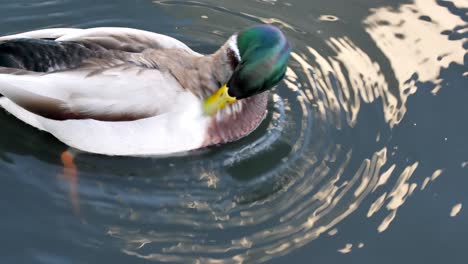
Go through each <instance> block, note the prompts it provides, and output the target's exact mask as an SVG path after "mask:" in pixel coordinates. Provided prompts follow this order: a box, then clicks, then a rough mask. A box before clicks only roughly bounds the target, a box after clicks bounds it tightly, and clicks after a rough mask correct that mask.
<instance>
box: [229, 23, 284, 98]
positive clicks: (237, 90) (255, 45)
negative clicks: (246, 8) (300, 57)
mask: <svg viewBox="0 0 468 264" xmlns="http://www.w3.org/2000/svg"><path fill="white" fill-rule="evenodd" d="M237 48H238V50H239V55H240V59H241V60H240V63H239V65H238V66H237V67H236V68H235V70H234V73H233V75H232V77H231V79H230V80H229V82H228V83H227V87H228V93H229V95H231V96H233V97H235V98H236V99H242V98H246V97H249V96H252V95H255V94H258V93H261V92H263V91H265V90H268V89H270V88H272V87H273V86H274V85H276V84H277V83H278V82H279V81H281V79H283V77H284V74H285V72H286V68H287V66H288V59H289V55H290V53H291V45H290V44H289V42H288V40H287V39H286V37H285V36H284V34H283V33H282V32H281V31H280V30H279V29H278V28H276V27H274V26H271V25H259V26H254V27H251V28H248V29H246V30H244V31H242V32H240V33H239V34H238V35H237Z"/></svg>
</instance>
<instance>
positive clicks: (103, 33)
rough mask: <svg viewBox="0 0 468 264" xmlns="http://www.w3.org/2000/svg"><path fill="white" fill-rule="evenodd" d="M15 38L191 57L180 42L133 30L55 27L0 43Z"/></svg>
mask: <svg viewBox="0 0 468 264" xmlns="http://www.w3.org/2000/svg"><path fill="white" fill-rule="evenodd" d="M16 38H41V39H53V40H55V41H74V42H88V43H93V44H97V45H99V46H101V47H103V48H105V49H109V50H120V51H127V52H141V51H143V50H145V49H148V48H151V49H172V48H175V49H183V50H186V51H188V52H190V53H193V54H198V53H196V52H194V51H193V50H191V49H190V48H189V47H188V46H187V45H185V44H184V43H183V42H181V41H179V40H176V39H174V38H172V37H169V36H165V35H161V34H157V33H153V32H149V31H145V30H139V29H132V28H120V27H99V28H90V29H75V28H54V29H43V30H36V31H30V32H25V33H20V34H15V35H10V36H5V37H0V41H4V40H11V39H16Z"/></svg>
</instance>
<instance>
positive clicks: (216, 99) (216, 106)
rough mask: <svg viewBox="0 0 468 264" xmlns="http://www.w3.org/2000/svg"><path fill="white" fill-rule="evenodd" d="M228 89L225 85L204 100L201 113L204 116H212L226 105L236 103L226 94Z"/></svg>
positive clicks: (234, 99) (233, 98)
mask: <svg viewBox="0 0 468 264" xmlns="http://www.w3.org/2000/svg"><path fill="white" fill-rule="evenodd" d="M228 89H229V88H228V87H227V84H225V85H223V86H222V87H221V88H219V89H218V91H216V92H215V93H213V94H212V95H210V96H209V97H208V98H206V99H205V102H203V112H204V113H205V114H206V115H214V114H215V113H216V112H217V111H218V110H220V109H223V108H224V107H225V106H226V105H228V104H233V103H235V102H236V101H237V99H236V98H235V97H232V96H230V95H229V94H228Z"/></svg>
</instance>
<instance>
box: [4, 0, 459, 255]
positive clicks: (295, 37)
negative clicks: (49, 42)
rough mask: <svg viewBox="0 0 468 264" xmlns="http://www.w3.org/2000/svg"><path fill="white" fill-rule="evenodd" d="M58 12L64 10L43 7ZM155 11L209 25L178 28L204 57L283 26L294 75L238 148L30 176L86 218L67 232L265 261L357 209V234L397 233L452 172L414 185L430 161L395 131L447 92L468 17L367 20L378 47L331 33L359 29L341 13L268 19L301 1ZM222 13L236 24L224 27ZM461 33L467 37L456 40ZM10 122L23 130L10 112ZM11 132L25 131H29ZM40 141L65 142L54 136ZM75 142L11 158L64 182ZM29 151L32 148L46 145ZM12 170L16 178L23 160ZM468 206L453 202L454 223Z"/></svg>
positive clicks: (142, 251) (433, 8)
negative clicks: (244, 31)
mask: <svg viewBox="0 0 468 264" xmlns="http://www.w3.org/2000/svg"><path fill="white" fill-rule="evenodd" d="M423 2H424V3H423ZM56 3H61V4H63V3H62V1H51V2H43V5H45V6H47V5H49V4H51V5H55V4H56ZM224 4H226V6H224ZM457 4H458V2H457ZM153 5H155V6H157V7H160V8H162V10H164V12H162V13H164V15H167V16H171V15H173V16H175V17H177V16H180V17H183V18H186V17H191V18H192V19H195V18H199V19H200V21H199V22H197V24H196V25H192V24H191V23H190V22H187V21H184V19H180V21H182V22H180V23H179V24H178V25H177V26H175V27H176V28H177V30H178V31H177V32H178V33H173V34H172V35H173V36H178V34H180V35H181V36H183V39H184V40H186V41H188V43H189V44H190V45H191V46H192V47H194V48H195V49H196V48H199V49H201V50H202V51H205V52H209V51H212V50H214V48H215V47H216V46H219V45H220V44H221V43H222V42H223V41H224V40H225V39H226V38H227V37H228V36H229V35H230V34H232V33H233V32H235V31H236V30H239V29H241V28H243V27H245V26H248V25H251V24H255V23H272V24H275V25H277V26H279V27H281V28H282V29H283V31H284V32H285V33H286V35H287V36H288V38H289V39H290V40H291V42H292V43H293V46H294V52H293V54H292V57H291V61H290V67H289V69H288V71H287V75H286V78H285V80H284V82H282V83H281V84H280V85H279V86H278V87H277V88H276V89H275V90H274V92H273V94H272V96H271V100H270V104H269V114H268V117H267V119H266V120H265V121H264V122H263V124H262V125H261V126H260V127H259V129H258V130H257V131H255V132H254V133H253V134H252V135H250V136H248V137H247V138H245V139H242V140H240V141H239V142H236V143H233V144H229V145H226V146H222V147H214V148H210V149H207V150H200V151H195V152H191V153H187V154H183V155H181V156H179V157H168V158H159V159H134V158H111V157H101V156H95V155H84V156H79V157H78V166H79V168H80V169H81V172H80V175H79V180H78V182H71V183H70V182H68V181H66V180H64V179H60V180H59V181H58V182H57V181H56V180H55V178H53V177H52V178H51V177H49V178H46V180H41V181H38V180H32V179H30V177H27V178H26V176H24V177H23V178H22V179H21V180H22V181H25V182H28V184H32V185H33V186H36V187H37V188H41V189H43V190H44V192H47V193H49V195H50V196H53V197H54V199H56V200H57V203H58V204H59V206H60V208H62V209H64V210H65V209H73V210H74V212H75V213H74V214H75V216H76V217H77V218H79V219H80V220H81V221H82V222H83V223H85V224H84V226H80V227H75V226H74V227H72V228H71V230H70V227H66V228H65V227H62V228H63V229H67V232H69V234H71V236H73V235H78V234H79V233H81V232H85V233H86V234H89V235H90V236H99V235H102V234H105V235H106V236H107V237H109V238H110V240H109V241H108V242H107V243H111V244H112V245H113V246H116V247H118V248H119V250H120V251H121V252H123V253H125V254H127V255H128V256H131V257H137V258H141V259H148V260H154V261H159V262H178V263H245V262H246V263H253V262H263V261H267V260H270V259H273V258H275V257H278V256H282V255H285V254H288V253H289V252H291V251H292V250H294V249H297V248H299V247H302V246H304V245H306V244H309V243H311V242H312V241H314V240H315V239H317V238H319V237H320V236H324V235H325V234H328V235H330V236H333V235H336V234H337V233H339V224H340V222H342V221H343V220H344V219H346V218H347V217H348V216H350V215H351V214H353V213H355V212H356V211H357V210H363V209H364V210H365V212H366V213H365V218H364V219H367V220H366V221H365V222H363V223H361V226H360V227H358V228H368V229H374V230H375V232H376V233H381V232H384V231H386V230H387V229H388V228H389V227H390V226H391V224H392V221H394V220H395V219H396V218H397V217H398V210H399V209H400V208H401V206H403V205H404V204H405V202H406V201H407V200H408V199H410V197H411V196H413V195H417V193H418V192H421V191H424V190H425V188H427V186H429V185H430V184H431V183H432V182H433V181H435V180H436V179H437V178H438V177H440V176H441V175H443V170H442V169H440V168H436V169H434V170H433V173H432V174H431V175H426V176H424V175H423V176H420V177H419V178H418V179H414V177H413V175H414V174H415V171H417V170H418V167H419V166H420V162H419V161H418V160H408V159H407V158H406V157H404V156H403V157H402V156H400V154H399V153H398V145H396V144H395V142H393V141H392V136H393V133H394V130H395V129H397V128H398V126H399V124H400V123H401V122H402V120H403V119H404V118H405V114H406V113H407V111H408V109H407V102H408V99H409V98H410V97H411V95H413V94H415V93H416V92H417V89H418V87H420V84H421V83H426V84H431V91H432V93H433V94H437V93H438V92H439V90H440V89H441V87H442V86H441V83H442V82H443V81H444V80H443V79H442V78H441V76H440V72H441V71H442V70H443V69H444V68H446V67H448V66H449V64H459V65H463V63H464V60H466V58H464V56H466V55H465V48H464V46H463V45H465V46H466V42H465V44H464V42H463V41H464V38H466V34H465V33H466V23H465V22H464V20H463V19H466V17H463V16H462V15H460V14H459V13H457V12H454V11H453V10H452V11H450V10H449V9H448V8H446V7H445V6H444V5H440V4H437V3H435V2H434V3H428V2H426V1H422V0H416V1H414V2H413V3H411V4H404V5H400V6H398V7H396V8H395V7H380V8H376V9H373V10H370V11H369V14H368V15H367V16H366V17H365V19H363V21H362V24H363V29H362V30H363V32H362V33H361V35H362V36H365V38H366V39H365V40H359V41H356V39H353V38H352V37H350V36H347V35H346V34H345V35H342V34H332V33H331V32H328V33H325V34H324V32H323V31H324V30H325V29H326V28H327V25H329V24H333V23H334V25H333V26H330V27H339V26H342V27H344V28H345V27H346V25H344V24H340V23H344V22H343V20H342V19H341V18H340V17H337V16H334V15H330V14H318V15H317V16H316V17H315V18H314V21H315V22H314V23H320V24H319V26H314V27H312V28H310V27H307V25H306V23H304V22H302V23H301V22H299V21H294V19H292V20H293V21H289V20H288V19H284V18H282V16H281V13H278V12H276V13H275V14H276V15H275V16H272V17H268V16H262V15H260V14H262V13H263V12H267V11H268V10H276V9H275V8H281V9H282V10H285V12H287V10H288V8H294V3H286V2H283V1H257V2H255V3H254V4H253V3H250V6H249V8H235V7H230V6H228V5H229V4H228V3H225V2H223V3H222V4H219V5H218V4H217V5H214V4H211V3H208V2H195V1H154V3H153ZM41 6H42V5H38V6H37V7H36V8H40V7H41ZM102 8H104V9H106V8H110V7H106V6H105V5H104V6H103V7H102ZM261 9H265V10H266V11H265V10H263V11H261ZM187 14H190V16H188V15H187ZM254 14H255V15H254ZM221 17H222V19H225V20H228V22H225V23H224V24H219V23H216V21H220V19H221ZM285 17H286V16H285ZM428 18H429V19H428ZM447 18H450V20H451V21H450V22H447V21H448V20H447ZM15 19H16V20H17V19H21V17H17V18H15ZM15 19H13V20H11V21H12V22H15ZM111 20H112V19H111V18H109V21H111ZM428 20H430V21H428ZM230 21H232V22H230ZM465 21H466V20H465ZM105 22H106V21H104V22H103V21H100V22H99V21H94V22H90V23H89V25H94V24H101V23H105ZM120 22H121V21H120ZM130 23H132V22H130ZM133 23H136V22H134V21H133ZM308 23H312V22H311V21H309V22H308ZM327 23H328V24H327ZM230 24H232V25H236V28H231V27H230V26H229V25H230ZM325 24H327V25H325ZM75 25H78V26H82V25H87V24H86V22H83V21H77V23H76V24H75ZM454 25H457V26H455V27H454ZM459 25H465V26H459ZM129 26H132V25H129ZM421 27H424V30H420V29H419V28H421ZM318 28H320V29H318ZM415 28H418V30H415ZM342 30H345V29H342ZM364 31H365V32H364ZM442 31H446V32H447V33H446V35H441V34H440V32H442ZM457 34H458V35H457ZM460 34H462V35H463V34H464V35H463V36H465V37H460V38H458V39H456V36H459V35H460ZM447 35H448V36H455V37H453V38H450V37H447ZM435 39H437V41H435ZM358 43H359V44H358ZM362 43H366V45H363V44H362ZM369 43H370V44H369ZM415 43H416V44H415ZM423 43H430V45H428V46H425V45H424V44H423ZM364 46H365V47H364ZM435 46H436V47H435ZM408 47H410V48H408ZM434 52H436V53H437V54H435V56H434ZM389 69H390V70H389ZM463 76H466V71H465V72H464V73H463ZM2 122H3V123H5V122H7V123H8V124H10V123H14V122H15V121H14V119H12V118H8V117H5V118H2ZM5 126H6V125H5ZM18 126H21V125H18ZM8 127H11V126H10V125H8ZM23 128H24V127H21V129H23ZM11 129H12V132H11V133H15V131H16V130H17V129H18V128H11ZM29 133H31V134H32V133H35V131H34V130H30V131H29V132H26V134H21V135H19V136H20V138H23V139H24V138H29V137H30V135H29ZM36 140H37V141H38V142H46V141H53V139H51V138H50V137H49V136H47V135H40V136H37V139H36ZM17 143H18V142H17ZM2 144H3V142H2ZM5 144H6V143H5ZM62 147H63V146H62V145H60V144H59V143H54V145H52V146H51V147H50V148H49V149H48V150H47V151H49V152H46V154H47V155H45V154H44V153H42V154H41V155H42V157H41V158H40V159H36V160H30V159H29V158H28V157H27V156H23V155H22V154H21V153H23V152H24V151H20V150H16V149H15V150H14V151H12V150H10V151H6V153H2V154H1V156H2V159H3V160H5V161H6V160H14V161H16V162H24V160H28V164H30V165H29V167H28V166H25V167H23V170H24V171H25V172H27V171H31V170H35V169H36V168H40V169H41V170H42V171H43V172H44V171H47V173H48V174H49V175H51V174H52V175H60V173H61V171H60V168H59V167H58V166H57V165H58V163H57V161H55V160H53V159H52V158H50V156H52V155H53V153H55V152H58V150H59V149H61V148H62ZM8 148H9V147H8V146H6V149H8ZM15 148H17V146H15ZM23 148H24V149H26V150H29V151H30V150H31V149H32V148H33V146H23ZM10 149H11V148H10ZM37 156H39V155H37ZM44 156H46V157H48V156H49V158H44ZM43 159H45V160H46V162H45V163H43V162H42V161H40V160H43ZM51 159H52V160H53V161H51ZM405 159H406V160H405ZM402 160H404V161H402ZM44 164H46V165H44ZM2 167H3V168H2V169H5V170H11V171H12V170H15V168H16V163H15V162H10V163H4V164H2ZM25 174H30V173H25ZM29 176H31V175H29ZM421 177H422V178H421ZM421 179H422V180H421ZM70 186H71V187H70ZM73 186H74V187H73ZM73 188H75V189H73ZM461 208H462V207H461V204H459V205H458V204H457V205H454V208H453V210H452V211H453V212H451V214H453V215H457V214H458V213H459V212H460V210H461ZM103 219H104V220H103ZM376 223H377V224H376ZM61 230H62V229H61ZM364 239H365V238H362V237H356V238H349V241H353V242H352V243H349V244H346V245H343V247H344V248H342V249H339V252H341V253H349V252H350V251H351V250H353V248H362V247H364V246H365V243H363V242H359V243H357V241H363V240H364ZM354 241H356V242H354ZM364 242H365V241H364ZM88 243H89V245H88V246H89V247H97V248H99V246H100V245H101V243H100V242H98V241H88ZM353 243H354V244H353ZM337 250H338V249H337Z"/></svg>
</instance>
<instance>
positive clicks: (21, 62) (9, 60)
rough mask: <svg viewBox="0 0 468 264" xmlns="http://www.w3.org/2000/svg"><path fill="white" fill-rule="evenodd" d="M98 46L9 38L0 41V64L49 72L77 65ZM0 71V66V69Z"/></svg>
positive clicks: (7, 66) (95, 52)
mask: <svg viewBox="0 0 468 264" xmlns="http://www.w3.org/2000/svg"><path fill="white" fill-rule="evenodd" d="M98 50H99V48H98V47H96V46H93V45H86V44H84V43H78V42H56V41H54V40H50V39H27V38H21V39H12V40H6V41H3V42H0V67H4V68H14V69H21V70H27V71H34V72H52V71H58V70H64V69H70V68H75V67H78V66H79V65H80V64H81V62H82V61H83V60H85V59H87V58H90V57H96V56H97V53H98ZM0 73H1V69H0Z"/></svg>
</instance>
